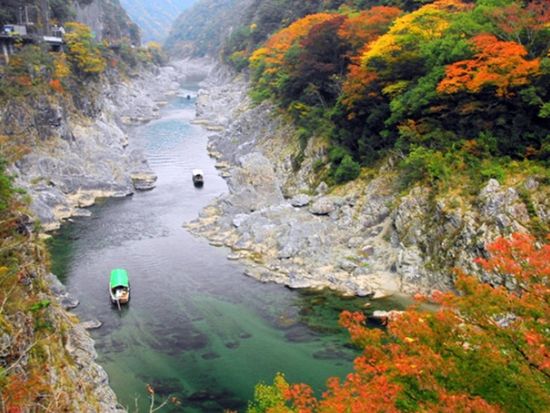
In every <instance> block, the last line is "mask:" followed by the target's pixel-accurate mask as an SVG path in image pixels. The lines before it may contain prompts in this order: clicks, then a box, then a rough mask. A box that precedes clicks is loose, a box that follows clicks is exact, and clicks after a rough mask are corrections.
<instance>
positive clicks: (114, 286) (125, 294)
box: [109, 268, 130, 309]
mask: <svg viewBox="0 0 550 413" xmlns="http://www.w3.org/2000/svg"><path fill="white" fill-rule="evenodd" d="M109 295H110V296H111V302H112V303H113V304H116V305H117V306H118V308H119V309H120V304H126V303H128V301H129V300H130V283H129V282H128V272H127V271H126V270H124V269H122V268H116V269H114V270H112V271H111V280H110V281H109Z"/></svg>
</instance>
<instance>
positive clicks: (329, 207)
mask: <svg viewBox="0 0 550 413" xmlns="http://www.w3.org/2000/svg"><path fill="white" fill-rule="evenodd" d="M335 210H336V203H335V202H334V199H332V198H331V197H321V198H318V199H316V200H315V201H314V202H313V204H311V205H310V207H309V212H311V213H312V214H314V215H328V214H330V213H331V212H333V211H335Z"/></svg>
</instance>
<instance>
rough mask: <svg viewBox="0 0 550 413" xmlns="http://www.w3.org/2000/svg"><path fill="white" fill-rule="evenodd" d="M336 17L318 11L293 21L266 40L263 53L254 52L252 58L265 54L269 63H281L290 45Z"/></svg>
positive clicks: (255, 58)
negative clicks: (312, 29)
mask: <svg viewBox="0 0 550 413" xmlns="http://www.w3.org/2000/svg"><path fill="white" fill-rule="evenodd" d="M334 17H335V15H334V14H329V13H317V14H311V15H309V16H306V17H304V18H302V19H300V20H297V21H296V22H294V23H292V24H291V25H290V26H288V27H287V28H286V29H283V30H281V31H280V32H277V33H276V34H275V35H273V36H271V38H270V39H269V40H268V41H267V42H266V44H265V48H262V49H263V50H262V49H259V50H262V52H261V53H258V54H257V53H254V54H253V55H252V60H257V59H258V58H259V57H260V56H265V59H266V63H268V64H281V63H282V62H283V58H284V56H285V53H286V52H287V51H288V50H289V49H290V47H291V46H292V45H293V44H295V43H296V42H297V41H299V40H300V39H301V38H303V37H304V36H306V35H307V34H308V33H309V32H310V29H311V28H312V27H313V26H315V25H318V24H320V23H323V22H326V21H329V20H331V19H333V18H334Z"/></svg>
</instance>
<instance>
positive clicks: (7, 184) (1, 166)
mask: <svg viewBox="0 0 550 413" xmlns="http://www.w3.org/2000/svg"><path fill="white" fill-rule="evenodd" d="M13 195H14V188H13V184H12V178H11V177H10V176H8V175H6V162H5V161H4V160H2V158H0V214H1V213H3V212H5V211H6V210H7V209H8V207H9V205H10V201H11V199H12V197H13Z"/></svg>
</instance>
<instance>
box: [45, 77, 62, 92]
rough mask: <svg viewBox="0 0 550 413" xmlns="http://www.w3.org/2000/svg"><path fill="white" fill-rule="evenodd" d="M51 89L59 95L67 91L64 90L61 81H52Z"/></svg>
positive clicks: (50, 83)
mask: <svg viewBox="0 0 550 413" xmlns="http://www.w3.org/2000/svg"><path fill="white" fill-rule="evenodd" d="M49 85H50V87H51V88H52V90H54V91H55V92H57V93H63V92H64V91H65V89H63V85H62V84H61V81H60V80H59V79H52V80H50V82H49Z"/></svg>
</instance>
